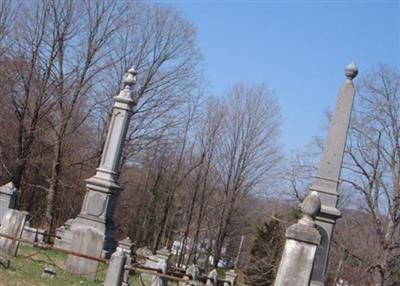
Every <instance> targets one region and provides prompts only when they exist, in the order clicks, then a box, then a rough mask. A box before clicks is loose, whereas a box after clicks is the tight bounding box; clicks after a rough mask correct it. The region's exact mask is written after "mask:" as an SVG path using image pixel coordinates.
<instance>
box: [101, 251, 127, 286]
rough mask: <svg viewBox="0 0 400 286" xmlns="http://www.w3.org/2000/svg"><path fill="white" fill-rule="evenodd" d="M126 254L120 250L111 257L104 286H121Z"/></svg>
mask: <svg viewBox="0 0 400 286" xmlns="http://www.w3.org/2000/svg"><path fill="white" fill-rule="evenodd" d="M125 260H126V254H125V252H124V251H123V249H122V248H120V247H117V250H116V251H115V252H114V253H113V254H112V255H111V259H110V264H109V266H108V269H107V276H106V281H105V282H104V286H121V285H122V281H123V274H124V266H125Z"/></svg>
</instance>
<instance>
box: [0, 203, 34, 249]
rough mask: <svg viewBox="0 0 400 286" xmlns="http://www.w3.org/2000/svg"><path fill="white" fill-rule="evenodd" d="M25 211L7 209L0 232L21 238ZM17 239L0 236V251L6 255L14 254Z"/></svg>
mask: <svg viewBox="0 0 400 286" xmlns="http://www.w3.org/2000/svg"><path fill="white" fill-rule="evenodd" d="M27 215H28V213H27V212H23V211H17V210H13V209H9V210H7V212H6V214H5V216H4V217H3V220H2V222H1V226H0V234H5V235H8V236H11V237H15V238H21V235H22V231H23V229H24V225H25V221H26V216H27ZM18 246H19V241H16V240H13V239H8V238H5V237H0V253H1V254H3V255H7V256H16V255H17V251H18Z"/></svg>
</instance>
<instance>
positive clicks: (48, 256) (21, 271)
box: [0, 245, 140, 286]
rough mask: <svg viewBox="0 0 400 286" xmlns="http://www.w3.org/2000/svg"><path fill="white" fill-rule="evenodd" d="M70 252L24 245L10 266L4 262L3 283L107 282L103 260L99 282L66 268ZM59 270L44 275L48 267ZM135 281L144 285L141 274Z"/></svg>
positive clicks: (63, 285) (71, 285)
mask: <svg viewBox="0 0 400 286" xmlns="http://www.w3.org/2000/svg"><path fill="white" fill-rule="evenodd" d="M65 260H66V255H65V254H63V253H59V252H57V251H54V250H51V249H40V248H36V247H32V246H28V245H21V246H20V247H19V249H18V254H17V256H16V257H13V258H11V263H10V266H9V268H7V269H6V268H4V267H3V266H0V285H1V286H31V285H35V286H47V285H49V286H53V285H57V286H77V285H85V286H95V285H103V282H104V279H105V275H106V272H107V265H104V264H100V267H99V272H98V278H97V280H96V282H92V281H88V280H86V279H84V278H82V277H80V276H77V275H74V274H71V273H69V272H67V271H65V270H64V262H65ZM46 267H49V268H52V269H53V270H55V272H56V273H57V274H56V276H55V277H54V278H52V279H50V278H46V277H42V272H43V270H44V268H46ZM131 279H132V280H131V281H132V283H131V284H132V285H140V284H139V280H138V276H133V277H131Z"/></svg>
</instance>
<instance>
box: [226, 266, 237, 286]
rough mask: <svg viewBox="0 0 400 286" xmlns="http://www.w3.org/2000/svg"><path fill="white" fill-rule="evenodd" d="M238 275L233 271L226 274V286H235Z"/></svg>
mask: <svg viewBox="0 0 400 286" xmlns="http://www.w3.org/2000/svg"><path fill="white" fill-rule="evenodd" d="M237 276H238V275H237V274H236V272H235V270H233V269H231V270H229V271H227V272H225V281H228V282H225V283H224V286H234V285H235V284H236V278H237Z"/></svg>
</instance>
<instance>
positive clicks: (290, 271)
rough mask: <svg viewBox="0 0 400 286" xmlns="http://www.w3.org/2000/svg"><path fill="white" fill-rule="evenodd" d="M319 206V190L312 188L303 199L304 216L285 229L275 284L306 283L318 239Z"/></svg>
mask: <svg viewBox="0 0 400 286" xmlns="http://www.w3.org/2000/svg"><path fill="white" fill-rule="evenodd" d="M320 209H321V200H320V199H319V197H318V193H317V192H315V191H313V192H311V193H310V194H309V195H308V196H307V197H306V199H305V200H304V201H303V203H302V206H301V210H302V213H303V217H302V218H301V219H300V220H299V221H298V223H297V224H294V225H292V226H290V227H288V228H287V229H286V243H285V248H284V249H283V254H282V258H281V262H280V264H279V270H278V273H277V275H276V279H275V284H274V285H275V286H308V285H309V283H310V280H311V271H312V266H313V262H314V258H315V252H316V250H317V246H318V245H319V243H320V241H321V235H320V234H319V232H318V230H317V228H316V226H315V222H314V219H315V217H316V215H317V213H318V212H319V211H320Z"/></svg>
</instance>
